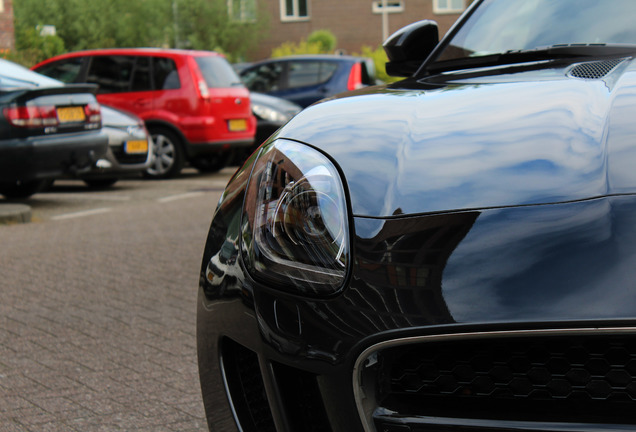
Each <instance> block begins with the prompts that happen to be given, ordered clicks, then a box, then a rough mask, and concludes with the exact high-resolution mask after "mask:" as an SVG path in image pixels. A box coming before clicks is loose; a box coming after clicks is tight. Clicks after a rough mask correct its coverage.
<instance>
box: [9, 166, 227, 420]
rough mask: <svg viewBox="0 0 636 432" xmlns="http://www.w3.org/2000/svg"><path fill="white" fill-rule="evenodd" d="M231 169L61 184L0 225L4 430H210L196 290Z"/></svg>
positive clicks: (58, 183)
mask: <svg viewBox="0 0 636 432" xmlns="http://www.w3.org/2000/svg"><path fill="white" fill-rule="evenodd" d="M232 171H233V169H231V168H229V169H226V170H224V171H222V172H221V173H219V174H215V175H206V176H201V175H197V174H195V173H194V172H190V171H187V172H186V173H185V174H184V175H183V176H182V177H180V178H178V179H174V180H167V181H144V180H141V179H139V180H125V181H121V182H119V183H117V184H116V185H115V186H114V187H113V188H112V189H110V190H107V191H94V190H89V189H87V188H86V187H85V186H84V185H83V184H82V183H81V182H73V181H59V182H56V185H55V186H54V188H53V189H52V190H51V191H49V192H47V193H41V194H37V195H35V196H33V197H32V199H30V200H29V201H26V202H24V203H26V204H28V205H29V206H31V208H32V219H33V221H32V222H31V223H28V224H14V225H0V243H1V244H2V248H1V249H0V262H1V263H2V269H3V274H2V278H1V279H0V293H1V296H2V303H1V304H0V430H2V431H58V430H59V431H113V430H115V431H116V430H125V431H131V430H135V431H136V430H147V431H203V430H207V429H206V424H205V419H204V413H203V405H202V402H201V395H200V388H199V382H198V373H197V365H196V349H195V309H196V290H197V284H198V271H199V266H200V262H201V252H202V250H203V245H204V241H205V236H206V234H207V229H208V226H209V223H210V220H211V215H212V212H213V210H214V208H215V205H216V202H217V201H218V199H219V197H220V193H221V190H222V189H223V186H224V185H225V184H226V182H227V180H228V179H229V176H230V175H231V173H232ZM3 204H7V202H6V201H3V200H2V199H0V206H2V205H3Z"/></svg>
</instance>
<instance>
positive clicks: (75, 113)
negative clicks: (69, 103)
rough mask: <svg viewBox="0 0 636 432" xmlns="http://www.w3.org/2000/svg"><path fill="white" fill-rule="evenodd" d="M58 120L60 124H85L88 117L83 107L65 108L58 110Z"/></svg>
mask: <svg viewBox="0 0 636 432" xmlns="http://www.w3.org/2000/svg"><path fill="white" fill-rule="evenodd" d="M57 118H58V120H59V121H60V123H72V122H83V121H84V120H85V119H86V115H85V114H84V108H82V107H65V108H58V109H57Z"/></svg>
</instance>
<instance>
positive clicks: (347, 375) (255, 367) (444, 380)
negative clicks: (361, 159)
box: [197, 196, 636, 432]
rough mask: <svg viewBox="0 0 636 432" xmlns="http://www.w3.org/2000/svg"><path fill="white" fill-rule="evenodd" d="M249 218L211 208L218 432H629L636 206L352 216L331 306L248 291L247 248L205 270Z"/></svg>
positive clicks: (211, 402) (619, 201)
mask: <svg viewBox="0 0 636 432" xmlns="http://www.w3.org/2000/svg"><path fill="white" fill-rule="evenodd" d="M238 198H240V197H238ZM238 201H240V199H239V200H238ZM239 207H240V206H239ZM239 214H240V210H236V213H234V210H231V209H229V208H228V209H226V208H225V207H224V206H222V207H221V208H220V209H219V211H217V214H216V216H215V219H214V221H213V224H212V228H211V233H210V237H209V239H210V240H209V243H208V246H206V253H205V255H204V260H203V266H202V272H201V278H200V281H201V282H200V290H199V302H198V318H197V339H198V355H199V368H200V377H201V387H202V392H203V399H204V404H205V408H206V413H207V416H208V421H209V423H210V425H212V424H213V423H216V422H217V421H220V422H224V424H227V425H228V428H227V429H225V428H224V429H223V430H236V428H235V426H232V424H233V418H236V419H237V421H239V422H242V426H243V430H252V428H255V429H254V430H277V431H296V430H325V431H334V432H344V431H348V432H377V431H395V432H397V431H400V432H407V431H410V432H424V431H426V432H429V431H435V432H438V431H441V432H447V431H453V432H492V431H501V432H504V431H505V432H509V431H512V430H525V431H532V432H535V431H536V432H539V431H541V432H547V431H550V432H554V431H577V432H580V431H590V432H591V431H595V432H598V431H602V430H618V431H628V430H634V429H635V428H636V416H634V415H633V414H632V413H633V410H631V409H629V408H628V407H630V406H632V405H633V403H634V402H633V401H634V400H636V387H635V386H634V385H633V382H634V381H635V380H636V367H635V366H636V306H634V305H636V297H635V296H636V294H634V293H635V292H636V291H635V290H634V282H633V281H634V280H636V258H634V257H636V249H635V248H636V246H635V245H636V242H635V241H634V240H636V229H634V228H633V227H634V226H636V216H634V215H636V200H635V199H634V198H633V197H631V196H630V197H608V198H601V199H596V200H590V201H586V202H577V203H568V204H559V205H547V206H531V207H521V208H509V209H490V210H482V211H466V212H457V213H448V214H439V215H426V216H415V217H409V218H396V219H386V220H382V219H368V218H359V217H356V218H354V225H355V233H356V237H355V239H354V245H353V248H352V249H353V250H355V251H356V257H355V258H356V259H355V262H354V263H353V267H352V271H351V275H350V278H349V283H348V285H347V287H346V288H345V289H344V290H343V292H342V293H341V294H340V295H338V296H336V297H333V298H329V299H308V298H303V297H301V296H293V295H289V294H284V293H282V292H278V291H276V290H274V289H272V288H271V287H267V286H264V285H262V284H260V283H259V282H258V281H255V280H253V279H252V278H251V277H250V275H249V274H247V272H246V271H245V270H244V267H243V266H242V264H241V254H240V252H239V250H240V246H237V249H236V253H235V255H236V257H232V259H229V260H227V261H228V262H233V264H228V265H226V266H225V267H224V268H223V270H222V271H219V266H215V267H214V268H212V267H211V266H209V264H208V263H210V262H212V260H213V259H215V256H216V255H217V254H218V251H219V250H221V246H222V244H223V243H227V241H228V240H230V241H235V239H238V238H240V231H236V232H232V229H233V228H229V227H234V226H236V227H239V226H240V223H235V222H233V221H235V218H236V217H240V216H237V215H239ZM237 230H238V228H237ZM387 245H391V248H388V249H387ZM387 254H388V255H387ZM251 422H255V423H251ZM312 428H314V429H312Z"/></svg>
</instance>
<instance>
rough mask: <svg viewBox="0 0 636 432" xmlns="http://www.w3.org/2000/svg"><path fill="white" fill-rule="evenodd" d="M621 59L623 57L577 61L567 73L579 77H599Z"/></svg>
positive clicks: (608, 71) (616, 64) (612, 68)
mask: <svg viewBox="0 0 636 432" xmlns="http://www.w3.org/2000/svg"><path fill="white" fill-rule="evenodd" d="M623 60H625V59H623V58H619V59H610V60H601V61H594V62H587V63H579V64H577V65H576V66H574V67H573V68H572V69H570V73H569V74H568V75H569V76H571V77H574V78H581V79H601V78H603V77H604V76H605V75H607V74H609V73H610V72H611V71H612V70H614V69H615V68H616V67H617V66H618V65H619V64H621V63H622V62H623Z"/></svg>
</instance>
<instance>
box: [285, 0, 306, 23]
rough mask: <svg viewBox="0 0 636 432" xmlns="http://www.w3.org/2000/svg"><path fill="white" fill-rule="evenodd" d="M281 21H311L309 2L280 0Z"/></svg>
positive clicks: (304, 0) (303, 0)
mask: <svg viewBox="0 0 636 432" xmlns="http://www.w3.org/2000/svg"><path fill="white" fill-rule="evenodd" d="M280 19H281V21H306V20H308V19H309V0H280Z"/></svg>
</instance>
